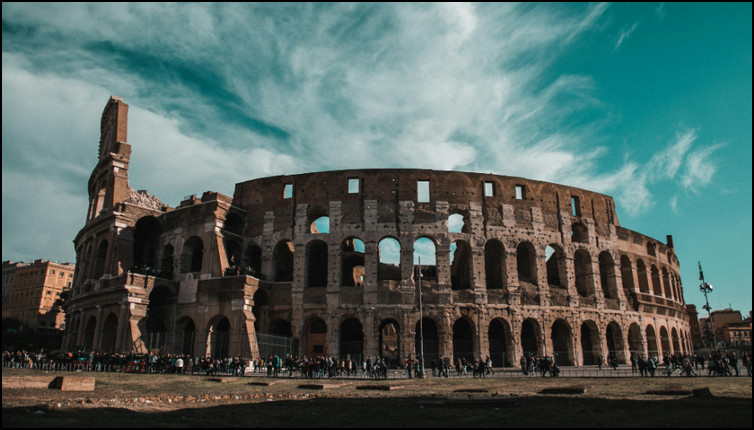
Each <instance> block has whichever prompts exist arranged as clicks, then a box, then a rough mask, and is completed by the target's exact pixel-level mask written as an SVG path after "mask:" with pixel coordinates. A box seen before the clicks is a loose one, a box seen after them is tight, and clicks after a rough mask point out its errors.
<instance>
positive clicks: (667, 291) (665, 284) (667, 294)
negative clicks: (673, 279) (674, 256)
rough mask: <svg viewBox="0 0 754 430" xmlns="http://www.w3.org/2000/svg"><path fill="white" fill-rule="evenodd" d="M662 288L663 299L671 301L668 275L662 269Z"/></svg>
mask: <svg viewBox="0 0 754 430" xmlns="http://www.w3.org/2000/svg"><path fill="white" fill-rule="evenodd" d="M662 287H663V291H665V297H667V298H668V299H673V291H672V290H671V288H670V275H669V274H668V269H666V268H664V267H663V268H662Z"/></svg>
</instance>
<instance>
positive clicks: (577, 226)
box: [571, 222, 589, 243]
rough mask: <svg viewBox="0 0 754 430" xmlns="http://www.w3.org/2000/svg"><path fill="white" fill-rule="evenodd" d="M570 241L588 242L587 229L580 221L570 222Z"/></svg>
mask: <svg viewBox="0 0 754 430" xmlns="http://www.w3.org/2000/svg"><path fill="white" fill-rule="evenodd" d="M571 241H572V242H577V243H589V229H587V228H586V226H585V225H584V224H582V223H580V222H576V223H573V224H571Z"/></svg>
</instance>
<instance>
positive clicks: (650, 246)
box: [647, 242, 657, 257]
mask: <svg viewBox="0 0 754 430" xmlns="http://www.w3.org/2000/svg"><path fill="white" fill-rule="evenodd" d="M647 255H651V256H652V257H657V253H656V252H655V245H654V243H652V242H647Z"/></svg>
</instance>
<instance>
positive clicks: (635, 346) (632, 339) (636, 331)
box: [628, 323, 644, 357]
mask: <svg viewBox="0 0 754 430" xmlns="http://www.w3.org/2000/svg"><path fill="white" fill-rule="evenodd" d="M628 349H629V351H630V352H631V355H633V356H636V357H641V356H642V355H644V347H643V346H642V342H641V329H640V328H639V325H638V324H636V323H632V324H631V325H630V326H628Z"/></svg>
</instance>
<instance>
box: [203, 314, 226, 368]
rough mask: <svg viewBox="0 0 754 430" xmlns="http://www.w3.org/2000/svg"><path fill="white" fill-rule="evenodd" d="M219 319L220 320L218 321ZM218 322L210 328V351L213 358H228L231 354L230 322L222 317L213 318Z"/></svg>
mask: <svg viewBox="0 0 754 430" xmlns="http://www.w3.org/2000/svg"><path fill="white" fill-rule="evenodd" d="M218 318H219V319H218ZM213 319H215V320H217V321H216V322H215V323H214V324H212V325H210V327H209V336H208V338H209V342H210V345H209V348H208V349H209V351H211V355H212V358H221V359H222V358H228V356H229V352H230V321H229V320H228V318H226V317H224V316H222V315H220V316H219V317H215V318H213Z"/></svg>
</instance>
